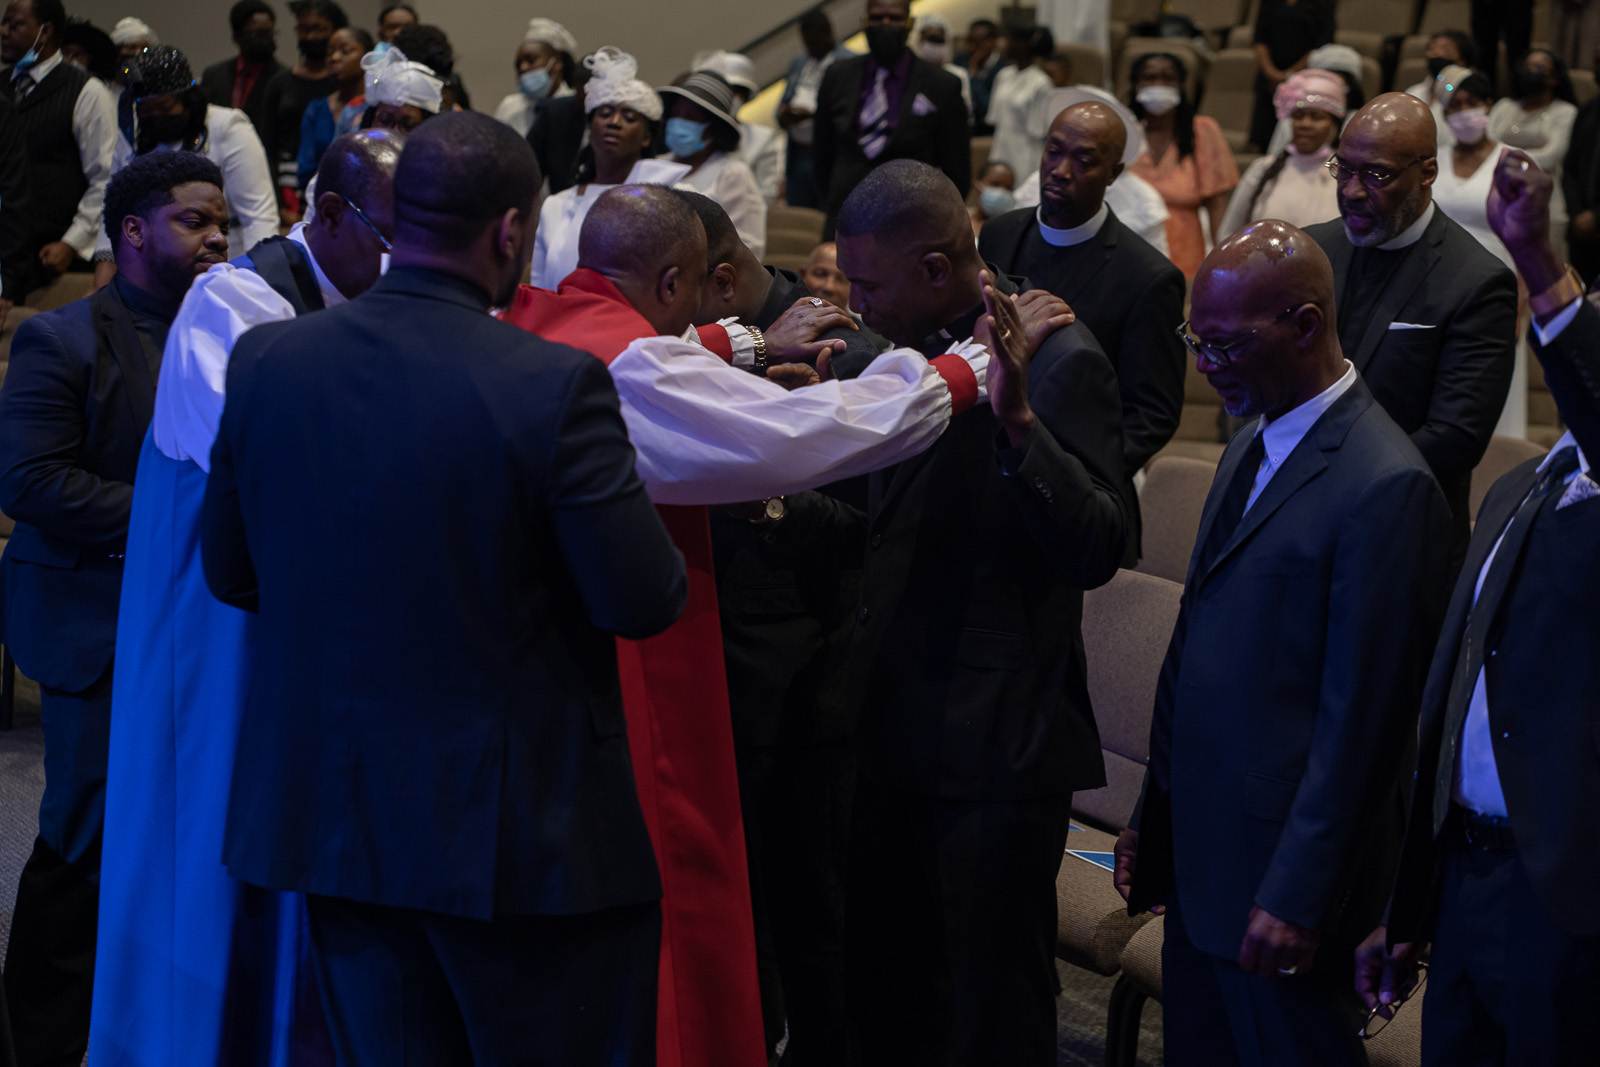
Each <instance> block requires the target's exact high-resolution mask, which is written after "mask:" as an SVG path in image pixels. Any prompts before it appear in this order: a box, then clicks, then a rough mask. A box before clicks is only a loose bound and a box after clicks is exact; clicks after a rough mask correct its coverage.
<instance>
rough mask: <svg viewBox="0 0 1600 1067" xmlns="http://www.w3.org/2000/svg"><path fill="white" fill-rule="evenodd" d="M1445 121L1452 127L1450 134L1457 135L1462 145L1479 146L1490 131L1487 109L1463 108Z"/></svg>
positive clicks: (1447, 116) (1448, 116)
mask: <svg viewBox="0 0 1600 1067" xmlns="http://www.w3.org/2000/svg"><path fill="white" fill-rule="evenodd" d="M1444 121H1445V122H1446V123H1447V124H1448V125H1449V126H1450V132H1451V133H1453V134H1455V135H1456V140H1457V141H1459V142H1461V143H1462V144H1477V143H1478V142H1479V141H1481V140H1483V138H1484V135H1485V134H1486V133H1488V131H1489V111H1488V109H1487V108H1481V107H1469V108H1463V109H1461V110H1460V111H1457V112H1456V113H1455V114H1453V115H1446V116H1445V119H1444Z"/></svg>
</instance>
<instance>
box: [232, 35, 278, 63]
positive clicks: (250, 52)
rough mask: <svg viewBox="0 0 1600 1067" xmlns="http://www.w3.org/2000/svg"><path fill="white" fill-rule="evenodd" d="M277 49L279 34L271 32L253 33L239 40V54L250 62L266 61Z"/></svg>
mask: <svg viewBox="0 0 1600 1067" xmlns="http://www.w3.org/2000/svg"><path fill="white" fill-rule="evenodd" d="M277 50H278V39H277V36H276V35H275V34H271V33H252V34H250V35H249V36H247V37H245V38H243V39H242V40H241V41H240V42H239V54H240V55H242V56H244V58H245V60H246V61H247V62H250V63H265V62H266V61H267V60H269V59H271V58H272V54H273V53H274V52H276V51H277Z"/></svg>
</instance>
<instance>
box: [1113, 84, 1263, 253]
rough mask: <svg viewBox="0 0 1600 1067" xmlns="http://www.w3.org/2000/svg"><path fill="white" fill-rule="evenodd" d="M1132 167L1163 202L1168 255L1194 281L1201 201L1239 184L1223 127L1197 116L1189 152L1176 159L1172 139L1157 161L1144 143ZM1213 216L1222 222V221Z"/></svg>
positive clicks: (1201, 242)
mask: <svg viewBox="0 0 1600 1067" xmlns="http://www.w3.org/2000/svg"><path fill="white" fill-rule="evenodd" d="M1131 169H1132V171H1133V173H1135V174H1137V175H1138V176H1139V177H1141V178H1143V179H1144V180H1145V181H1147V182H1149V183H1150V184H1151V185H1153V186H1155V187H1156V191H1157V192H1159V193H1160V194H1161V199H1163V200H1165V201H1166V202H1167V256H1168V258H1169V259H1171V260H1172V262H1173V263H1175V264H1176V265H1177V267H1178V269H1179V270H1181V271H1183V276H1184V277H1185V278H1187V279H1190V280H1193V278H1194V273H1195V271H1197V270H1199V269H1200V261H1201V260H1203V259H1205V258H1206V236H1205V230H1204V229H1202V228H1201V225H1200V206H1201V205H1202V204H1204V203H1205V202H1206V201H1207V200H1209V199H1211V198H1212V197H1213V196H1216V195H1217V194H1218V193H1225V192H1228V191H1229V190H1231V189H1232V188H1233V187H1234V186H1236V185H1238V184H1239V166H1238V164H1236V163H1235V162H1234V161H1233V151H1232V150H1231V149H1229V148H1228V141H1227V138H1225V137H1224V136H1223V135H1222V127H1220V126H1218V125H1217V123H1216V120H1215V119H1211V118H1208V117H1206V116H1205V115H1196V116H1195V118H1194V154H1193V155H1190V156H1187V157H1185V158H1183V159H1181V160H1180V159H1179V158H1178V142H1177V141H1176V140H1173V142H1172V143H1171V144H1169V145H1168V146H1167V150H1166V152H1165V153H1163V154H1162V156H1161V160H1160V162H1157V161H1155V160H1153V159H1151V158H1150V149H1149V148H1146V149H1145V150H1144V152H1143V153H1141V154H1140V156H1139V158H1138V159H1136V160H1134V163H1133V167H1132V168H1131ZM1216 221H1217V223H1218V224H1219V225H1220V223H1221V221H1222V220H1221V219H1218V220H1216Z"/></svg>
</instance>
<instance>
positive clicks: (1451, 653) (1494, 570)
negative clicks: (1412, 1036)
mask: <svg viewBox="0 0 1600 1067" xmlns="http://www.w3.org/2000/svg"><path fill="white" fill-rule="evenodd" d="M1554 188H1555V185H1554V182H1553V181H1552V180H1551V178H1550V176H1549V175H1547V174H1544V173H1543V172H1541V171H1540V170H1539V168H1538V167H1536V166H1534V165H1533V164H1532V162H1531V161H1530V160H1529V159H1528V158H1527V157H1526V156H1525V155H1523V154H1522V153H1521V152H1517V151H1508V152H1506V153H1505V155H1504V156H1502V157H1501V159H1500V162H1499V163H1498V165H1497V167H1496V170H1495V175H1494V186H1493V188H1492V190H1491V192H1490V194H1489V209H1488V211H1489V222H1490V225H1491V226H1492V227H1493V229H1494V231H1495V233H1496V234H1497V235H1498V236H1499V237H1500V239H1501V240H1502V241H1504V242H1505V245H1506V248H1507V249H1508V250H1509V251H1510V253H1511V256H1512V259H1513V261H1514V262H1515V263H1516V265H1517V270H1518V272H1519V273H1520V274H1521V275H1522V277H1523V278H1525V279H1526V280H1527V283H1528V290H1529V292H1530V293H1531V294H1532V295H1531V297H1530V299H1529V305H1530V308H1531V310H1532V312H1533V333H1534V339H1535V341H1536V342H1537V344H1536V347H1535V351H1536V352H1537V353H1538V357H1539V362H1540V363H1541V364H1542V365H1543V367H1544V372H1545V380H1546V381H1547V382H1548V383H1549V385H1550V392H1551V394H1552V395H1553V396H1554V397H1555V401H1556V406H1557V407H1558V408H1559V409H1560V412H1561V417H1562V419H1563V421H1564V422H1565V423H1566V424H1567V427H1568V431H1567V433H1566V434H1565V435H1564V436H1563V437H1562V438H1561V439H1560V440H1559V441H1557V442H1556V445H1555V447H1554V448H1553V449H1551V451H1550V454H1549V455H1547V456H1541V457H1539V458H1537V459H1531V460H1529V461H1528V462H1526V463H1524V464H1522V465H1521V466H1519V467H1517V468H1515V469H1514V470H1512V471H1510V472H1509V473H1507V474H1506V475H1505V476H1504V477H1503V478H1501V479H1500V480H1499V481H1497V482H1496V483H1495V484H1494V487H1493V488H1492V489H1490V490H1489V494H1488V496H1487V497H1486V498H1485V499H1484V502H1483V506H1482V508H1481V509H1480V510H1479V512H1478V522H1477V526H1476V527H1475V529H1474V531H1473V536H1472V543H1471V545H1470V546H1469V548H1468V550H1467V562H1466V566H1465V567H1464V568H1463V569H1462V572H1461V577H1460V580H1459V581H1458V582H1457V583H1456V589H1455V594H1454V596H1453V598H1452V599H1451V602H1450V608H1449V612H1448V613H1447V614H1446V616H1445V623H1444V628H1443V632H1442V635H1441V637H1440V639H1439V644H1438V648H1437V650H1436V651H1435V653H1434V657H1433V665H1432V669H1431V671H1430V674H1429V678H1428V685H1427V689H1426V693H1425V696H1424V698H1423V702H1422V705H1421V707H1422V722H1421V729H1420V731H1419V732H1418V741H1417V744H1418V759H1417V773H1416V776H1415V781H1416V785H1415V787H1414V795H1413V797H1412V803H1411V824H1410V830H1409V833H1408V836H1407V838H1406V846H1405V851H1404V853H1403V860H1402V864H1401V868H1400V876H1399V878H1398V879H1397V880H1396V882H1395V889H1394V900H1393V903H1392V904H1391V905H1390V907H1389V912H1388V915H1387V916H1386V919H1385V922H1386V924H1387V925H1386V927H1381V928H1379V929H1378V930H1377V931H1375V932H1374V934H1373V936H1372V937H1371V938H1369V939H1368V941H1367V942H1366V943H1365V944H1364V945H1363V946H1362V948H1361V950H1360V952H1359V954H1358V955H1357V958H1356V968H1357V990H1358V992H1360V993H1361V994H1362V996H1363V997H1364V999H1365V1000H1366V1003H1367V1004H1368V1006H1369V1008H1371V1009H1372V1010H1373V1012H1374V1015H1373V1018H1372V1020H1371V1022H1369V1024H1368V1028H1369V1030H1370V1029H1372V1028H1375V1027H1376V1026H1379V1025H1382V1023H1383V1022H1384V1021H1385V1020H1386V1019H1388V1018H1389V1017H1390V1016H1392V1014H1393V1012H1394V1010H1395V1008H1396V1007H1397V1006H1398V1005H1399V1003H1400V1002H1401V1001H1402V1000H1403V999H1404V998H1405V997H1406V996H1407V995H1408V993H1409V994H1411V995H1415V987H1414V985H1413V981H1414V974H1413V971H1414V968H1415V967H1416V963H1415V960H1416V957H1417V955H1418V952H1419V950H1420V949H1422V948H1423V947H1424V946H1425V945H1427V944H1428V943H1430V942H1431V944H1432V955H1431V959H1430V966H1429V970H1428V982H1427V988H1426V994H1425V997H1426V1000H1425V1003H1424V1005H1423V1006H1424V1007H1425V1008H1426V1011H1424V1012H1423V1019H1422V1062H1423V1064H1425V1065H1426V1067H1530V1065H1537V1067H1553V1065H1567V1064H1571V1065H1577V1064H1590V1063H1593V1062H1595V1058H1596V1055H1597V1053H1596V1048H1597V1047H1600V1012H1596V1010H1595V1005H1596V1003H1597V1002H1600V909H1597V908H1596V907H1595V903H1596V899H1597V891H1596V886H1597V885H1600V823H1597V821H1596V819H1595V812H1596V810H1597V809H1600V747H1597V743H1600V716H1597V714H1596V710H1595V701H1596V696H1595V694H1596V693H1597V692H1600V657H1596V656H1595V654H1594V653H1595V649H1597V648H1600V615H1597V614H1596V612H1595V610H1594V598H1595V590H1596V589H1597V588H1600V484H1597V482H1596V476H1595V472H1594V470H1593V468H1592V467H1591V466H1590V464H1591V461H1592V459H1593V457H1595V456H1596V455H1597V454H1600V312H1597V311H1596V310H1595V308H1594V307H1593V306H1590V305H1589V304H1588V303H1587V302H1586V301H1584V300H1583V299H1581V297H1582V295H1583V285H1582V283H1581V281H1580V280H1579V278H1578V276H1577V274H1576V273H1575V272H1574V271H1573V269H1572V268H1571V267H1570V266H1568V265H1566V264H1564V263H1562V261H1561V260H1560V259H1559V258H1558V257H1557V256H1556V254H1555V253H1554V251H1552V249H1551V246H1550V197H1551V194H1552V192H1553V191H1554ZM1404 1010H1406V1011H1416V1010H1417V1009H1416V1008H1410V1007H1408V1008H1405V1009H1404Z"/></svg>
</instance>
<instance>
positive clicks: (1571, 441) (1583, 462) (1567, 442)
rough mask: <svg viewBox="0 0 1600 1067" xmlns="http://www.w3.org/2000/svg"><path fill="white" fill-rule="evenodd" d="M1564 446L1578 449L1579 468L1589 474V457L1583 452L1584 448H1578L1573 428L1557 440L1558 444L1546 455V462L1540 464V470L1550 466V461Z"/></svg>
mask: <svg viewBox="0 0 1600 1067" xmlns="http://www.w3.org/2000/svg"><path fill="white" fill-rule="evenodd" d="M1563 448H1577V449H1578V469H1579V470H1580V471H1582V472H1583V473H1584V474H1588V473H1589V457H1588V456H1586V455H1584V454H1583V449H1582V448H1578V439H1577V438H1576V437H1574V436H1572V431H1571V430H1568V431H1567V432H1566V433H1564V434H1562V435H1561V440H1559V441H1557V442H1556V446H1555V447H1554V448H1552V449H1551V450H1550V454H1549V455H1547V456H1545V457H1544V462H1543V463H1540V464H1539V470H1540V471H1541V472H1542V471H1543V470H1544V469H1545V468H1546V467H1548V466H1550V461H1551V460H1552V459H1554V458H1555V454H1556V453H1557V452H1560V451H1561V450H1562V449H1563Z"/></svg>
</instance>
